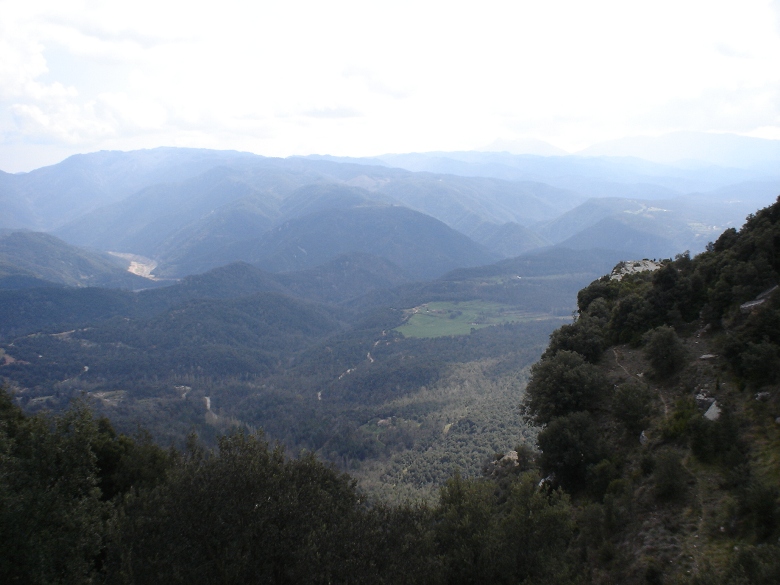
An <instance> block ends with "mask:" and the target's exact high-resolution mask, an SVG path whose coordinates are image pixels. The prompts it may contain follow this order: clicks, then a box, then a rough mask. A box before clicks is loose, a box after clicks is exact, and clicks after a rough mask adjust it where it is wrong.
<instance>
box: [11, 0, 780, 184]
mask: <svg viewBox="0 0 780 585" xmlns="http://www.w3.org/2000/svg"><path fill="white" fill-rule="evenodd" d="M0 12H1V13H2V14H3V18H2V20H0V55H2V58H1V59H0V169H2V170H4V171H9V172H16V171H24V170H29V169H32V168H37V167H40V166H43V165H45V164H51V163H54V162H57V161H59V160H62V159H63V158H65V157H66V156H68V155H70V154H73V153H77V152H87V151H94V150H102V149H121V150H128V149H135V148H149V147H155V146H160V145H170V146H193V147H206V148H220V149H226V148H227V149H237V150H246V151H250V152H255V153H259V154H263V155H273V156H287V155H291V154H310V153H321V154H325V153H328V154H333V155H348V156H369V155H374V154H380V153H386V152H410V151H417V152H420V151H434V150H444V151H452V150H471V149H479V148H486V147H490V146H491V145H493V147H494V149H504V148H506V149H508V150H512V149H514V150H518V149H520V150H525V151H529V152H530V151H537V152H539V153H540V154H550V153H551V152H560V151H556V150H555V148H559V149H562V150H563V151H568V152H576V151H578V150H580V149H583V148H585V147H588V146H591V145H593V144H596V143H599V142H601V141H605V140H611V139H616V138H620V137H624V136H638V135H651V136H653V135H660V134H663V133H666V132H673V131H681V130H682V131H697V132H715V133H722V132H729V133H736V134H742V135H747V136H755V137H763V138H773V139H778V138H780V91H779V90H780V2H778V1H777V0H775V1H771V2H769V1H762V0H757V1H751V2H747V1H746V2H741V3H739V5H737V4H736V3H733V2H712V1H708V2H703V1H702V2H699V1H690V2H680V1H676V2H643V3H641V4H640V3H625V2H589V3H581V2H546V3H537V2H533V3H532V2H491V3H489V4H487V5H477V4H476V3H459V2H447V3H444V2H424V3H420V2H393V3H383V4H381V5H379V4H377V3H366V2H328V3H321V2H284V3H281V2H276V3H262V4H260V5H258V6H249V5H247V3H245V2H235V1H232V0H227V1H223V2H219V3H203V2H201V3H199V2H194V3H193V2H178V1H171V2H168V1H165V2H161V1H159V0H157V1H155V2H148V1H136V2H132V3H116V2H101V1H95V2H89V1H63V0H58V1H56V2H54V1H37V2H36V1H31V2H25V3H24V4H22V3H19V2H12V1H0ZM534 141H544V142H546V143H549V144H551V145H553V146H554V147H555V148H553V147H550V146H546V145H544V144H540V143H539V142H534Z"/></svg>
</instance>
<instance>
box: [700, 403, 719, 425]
mask: <svg viewBox="0 0 780 585" xmlns="http://www.w3.org/2000/svg"><path fill="white" fill-rule="evenodd" d="M704 418H706V419H708V420H713V421H714V420H718V419H719V418H720V408H719V407H718V403H717V402H713V403H712V404H711V405H710V407H709V408H708V409H707V412H705V413H704Z"/></svg>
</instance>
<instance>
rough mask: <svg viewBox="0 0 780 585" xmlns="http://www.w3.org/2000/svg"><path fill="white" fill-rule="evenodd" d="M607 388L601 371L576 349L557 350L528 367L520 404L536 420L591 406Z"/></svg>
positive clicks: (548, 420) (539, 422) (594, 405)
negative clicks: (528, 373)
mask: <svg viewBox="0 0 780 585" xmlns="http://www.w3.org/2000/svg"><path fill="white" fill-rule="evenodd" d="M608 389H609V384H608V383H607V380H606V378H605V377H604V374H603V373H602V372H601V370H600V369H598V368H597V367H596V366H594V365H592V364H589V363H587V362H586V361H585V359H584V358H583V357H582V356H581V355H580V354H578V353H575V352H573V351H567V350H561V351H559V352H557V353H556V354H555V355H553V356H552V357H549V358H547V359H543V360H541V361H539V362H537V363H536V364H534V365H533V367H532V368H531V381H530V382H529V383H528V387H527V388H526V398H525V402H524V408H525V410H526V413H527V415H528V416H530V417H531V418H532V419H533V421H534V422H535V423H536V424H540V425H541V424H546V423H548V422H550V421H551V420H552V419H553V418H555V417H559V416H564V415H567V414H569V413H572V412H576V411H581V410H591V409H593V408H594V407H596V405H597V404H598V403H599V402H600V401H601V400H602V398H603V397H604V396H605V395H606V393H607V391H608Z"/></svg>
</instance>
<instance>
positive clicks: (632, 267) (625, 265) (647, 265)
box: [609, 258, 661, 280]
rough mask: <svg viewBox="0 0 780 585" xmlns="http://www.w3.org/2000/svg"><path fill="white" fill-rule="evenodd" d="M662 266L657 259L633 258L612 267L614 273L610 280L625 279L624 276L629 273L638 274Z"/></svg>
mask: <svg viewBox="0 0 780 585" xmlns="http://www.w3.org/2000/svg"><path fill="white" fill-rule="evenodd" d="M659 268H661V263H660V262H656V261H655V260H648V259H646V258H645V259H644V260H633V261H624V262H620V263H619V264H618V265H617V266H615V267H614V268H613V269H612V274H610V275H609V279H610V280H623V277H624V276H626V275H628V274H636V273H637V272H653V271H655V270H658V269H659Z"/></svg>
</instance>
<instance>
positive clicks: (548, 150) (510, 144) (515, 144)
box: [478, 138, 569, 156]
mask: <svg viewBox="0 0 780 585" xmlns="http://www.w3.org/2000/svg"><path fill="white" fill-rule="evenodd" d="M478 150H480V151H483V152H509V153H511V154H537V155H540V156H563V155H567V154H569V153H568V152H566V151H565V150H563V149H562V148H558V147H557V146H553V145H552V144H550V143H549V142H545V141H544V140H536V139H533V138H524V139H520V140H504V139H501V138H499V139H497V140H494V141H493V142H491V143H490V144H488V145H487V146H485V147H483V148H479V149H478Z"/></svg>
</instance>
